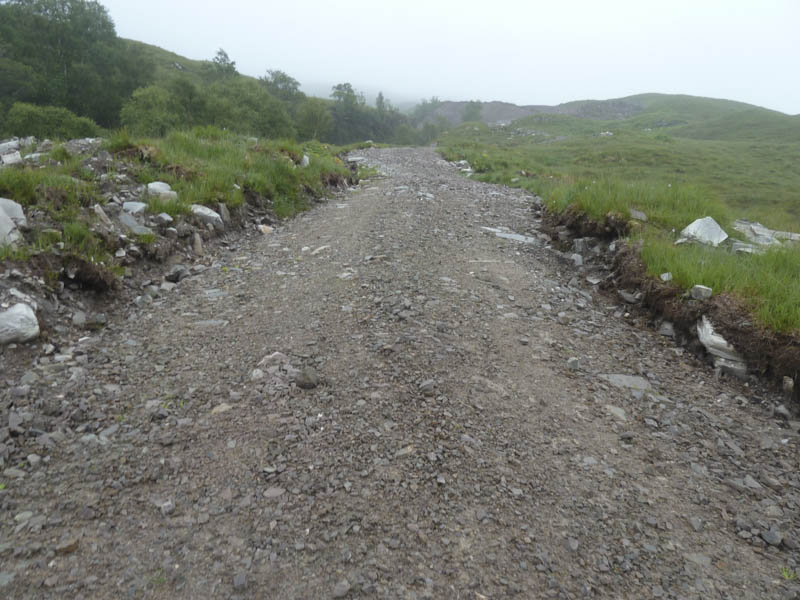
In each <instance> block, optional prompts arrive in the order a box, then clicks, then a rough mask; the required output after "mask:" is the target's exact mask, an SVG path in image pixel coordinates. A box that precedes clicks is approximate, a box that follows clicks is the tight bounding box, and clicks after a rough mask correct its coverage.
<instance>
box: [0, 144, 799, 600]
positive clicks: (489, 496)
mask: <svg viewBox="0 0 800 600" xmlns="http://www.w3.org/2000/svg"><path fill="white" fill-rule="evenodd" d="M361 154H362V156H364V157H366V159H367V162H368V163H369V164H371V165H374V166H377V167H378V168H379V169H380V170H381V172H382V173H384V174H385V177H382V178H376V179H374V180H372V181H368V182H366V183H362V185H361V186H360V187H359V188H358V189H356V190H353V191H351V192H349V193H347V194H346V195H344V196H342V197H339V198H335V199H333V200H331V201H330V202H328V203H326V204H323V205H320V206H318V207H316V208H314V209H313V210H311V211H309V212H308V213H305V214H304V215H303V216H301V217H299V218H297V219H295V220H293V221H291V222H289V223H287V224H286V225H285V226H284V227H281V228H280V229H279V230H278V231H277V233H275V234H273V235H270V236H261V235H260V234H259V235H258V236H257V237H256V236H250V237H242V238H241V239H238V240H235V242H233V243H234V246H232V247H229V248H224V247H219V248H216V249H214V250H213V255H212V256H210V257H208V259H207V264H208V265H209V268H207V269H205V270H204V271H202V272H200V273H199V274H196V275H194V276H192V277H190V278H188V279H185V280H184V281H182V282H181V283H180V285H179V286H178V288H177V289H176V290H175V291H173V292H171V293H170V294H167V295H166V296H165V297H164V298H163V299H161V300H160V301H158V302H156V303H155V304H154V305H153V306H151V307H148V308H146V309H138V308H134V307H131V308H130V309H125V310H128V311H129V312H128V313H127V314H119V315H117V316H116V317H115V318H113V319H112V320H111V322H110V323H109V325H108V326H107V327H106V328H105V329H103V330H102V331H99V332H97V333H93V334H91V335H90V336H88V337H87V338H85V339H83V340H81V341H78V339H77V336H76V339H75V340H73V344H72V345H71V346H70V347H63V348H61V349H60V358H59V359H55V358H54V357H45V356H39V355H36V356H35V358H34V359H32V360H33V364H28V365H27V366H26V367H25V369H21V368H19V369H11V372H7V373H4V374H3V376H2V377H3V379H5V380H7V381H9V382H10V384H9V385H10V386H18V385H20V384H21V383H22V381H21V378H22V377H23V375H25V376H26V379H25V383H27V384H28V385H30V391H29V392H27V393H26V394H25V395H22V394H21V393H19V392H14V389H15V388H13V387H9V388H7V389H6V390H4V391H3V392H2V396H0V398H2V401H3V404H2V407H3V410H4V416H5V414H6V413H8V414H9V416H10V415H11V414H12V412H13V414H14V415H22V418H23V421H24V423H23V424H22V425H20V426H19V427H17V429H14V428H12V429H11V430H10V432H9V435H11V436H12V437H13V439H11V440H10V442H11V441H13V444H14V445H13V447H14V454H13V455H12V458H13V463H12V464H11V465H10V466H11V467H14V468H15V469H16V470H15V471H13V472H12V473H11V475H9V474H8V473H6V475H5V476H4V477H3V481H4V482H5V483H6V488H5V489H4V490H2V491H0V508H1V509H2V511H0V515H2V529H1V531H2V534H1V535H2V537H1V538H0V572H1V573H0V595H2V596H4V597H7V598H39V597H42V598H46V597H68V598H142V597H144V598H231V597H241V598H336V597H340V598H373V597H374V598H409V599H410V598H465V599H466V598H469V599H475V600H478V599H483V598H507V597H519V598H575V599H577V598H731V599H746V598H795V597H798V590H800V586H798V583H797V582H796V581H793V580H791V573H790V571H794V570H795V568H796V567H797V561H798V560H800V553H799V551H798V548H800V535H799V534H800V530H798V523H799V521H798V507H799V506H800V478H799V477H798V474H797V449H798V441H799V440H798V435H797V432H796V427H795V426H796V425H797V424H796V423H793V422H790V421H786V420H780V419H778V417H776V416H773V415H772V414H771V410H770V408H769V407H771V406H773V403H774V402H776V401H779V400H780V399H779V398H775V397H773V396H772V395H771V394H770V392H769V391H767V390H766V389H763V388H762V386H761V384H759V383H758V382H756V381H750V382H749V383H748V384H744V383H742V382H739V381H735V380H729V379H725V378H722V379H720V378H718V377H716V376H715V374H714V371H713V370H712V369H711V368H710V367H709V366H707V365H706V364H705V363H703V362H701V361H700V360H698V359H697V358H695V357H694V356H692V355H690V354H689V353H687V352H684V351H683V349H682V348H680V347H678V346H676V345H675V344H674V342H673V341H672V340H671V339H669V338H665V337H662V336H659V335H658V334H657V333H656V332H655V331H654V330H653V329H651V328H649V327H648V326H647V323H646V322H645V321H644V320H643V318H640V317H637V316H635V315H633V316H632V315H629V314H628V313H627V312H626V310H625V309H624V308H623V307H621V306H619V305H618V303H616V302H615V301H614V300H613V299H610V298H608V297H604V296H602V295H598V294H597V293H596V292H595V291H593V289H592V287H591V286H590V285H589V284H584V283H583V282H582V280H583V278H582V277H580V276H577V277H576V275H578V272H577V271H576V269H575V268H574V267H573V266H572V263H569V262H568V261H566V260H564V258H563V257H562V256H561V255H560V254H559V253H558V252H554V251H553V250H551V249H549V248H546V244H545V242H544V240H543V237H540V236H539V233H538V231H537V224H538V218H539V214H538V210H539V209H538V207H537V205H536V203H535V202H534V201H533V198H532V197H530V196H528V195H526V194H524V193H523V192H521V191H519V190H511V189H508V188H504V187H500V186H491V185H487V184H481V183H478V182H474V181H472V180H470V179H468V178H465V177H463V176H461V175H460V174H458V172H457V169H456V168H455V167H453V166H451V165H449V164H448V163H447V162H445V161H443V160H442V159H441V158H439V157H438V156H437V155H436V154H435V153H434V151H433V150H430V149H413V150H412V149H386V150H377V149H371V150H367V151H364V152H363V153H361ZM482 227H507V228H509V229H510V230H513V231H514V232H516V233H520V234H524V235H526V236H530V237H532V238H535V240H536V241H535V242H534V243H527V244H526V243H519V242H516V241H513V240H507V239H501V238H498V237H496V236H495V235H493V234H491V233H489V232H486V231H485V230H482V229H481V228H482ZM275 353H280V354H275ZM570 359H574V360H571V361H570ZM57 360H58V362H57ZM76 369H78V370H76ZM608 375H629V376H634V378H628V379H625V378H620V377H613V376H611V377H607V376H608ZM48 416H49V417H48ZM48 418H49V420H48ZM45 422H46V423H47V424H48V428H47V429H46V431H49V432H52V431H56V433H55V435H50V436H47V435H45V436H43V435H42V434H41V431H39V432H37V431H36V429H37V427H38V428H42V427H44V426H43V425H41V423H45ZM54 422H55V423H56V425H54V424H53V423H54ZM37 423H39V425H38V426H37ZM30 454H35V455H36V458H33V459H31V460H26V457H27V456H28V455H30ZM17 463H20V464H17ZM17 471H18V472H17Z"/></svg>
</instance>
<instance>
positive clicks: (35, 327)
mask: <svg viewBox="0 0 800 600" xmlns="http://www.w3.org/2000/svg"><path fill="white" fill-rule="evenodd" d="M38 336H39V321H37V320H36V313H34V312H33V309H32V308H31V307H30V306H28V305H27V304H15V305H14V306H12V307H11V308H9V309H8V310H6V311H4V312H2V313H0V345H3V344H11V343H14V342H28V341H30V340H32V339H34V338H36V337H38Z"/></svg>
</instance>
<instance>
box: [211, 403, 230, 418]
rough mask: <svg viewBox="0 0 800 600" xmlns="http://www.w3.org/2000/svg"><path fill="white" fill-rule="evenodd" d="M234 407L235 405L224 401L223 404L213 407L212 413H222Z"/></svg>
mask: <svg viewBox="0 0 800 600" xmlns="http://www.w3.org/2000/svg"><path fill="white" fill-rule="evenodd" d="M232 408H233V407H232V406H231V405H230V404H226V403H225V402H223V403H222V404H217V405H216V406H215V407H214V408H212V409H211V414H212V415H219V414H222V413H224V412H228V411H229V410H231V409H232Z"/></svg>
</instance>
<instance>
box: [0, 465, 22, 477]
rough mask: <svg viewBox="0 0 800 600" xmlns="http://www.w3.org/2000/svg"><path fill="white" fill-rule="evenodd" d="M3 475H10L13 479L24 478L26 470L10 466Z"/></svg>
mask: <svg viewBox="0 0 800 600" xmlns="http://www.w3.org/2000/svg"><path fill="white" fill-rule="evenodd" d="M3 475H5V476H6V477H10V478H11V479H23V478H24V477H25V471H23V470H22V469H17V468H16V467H9V468H8V469H6V470H5V471H3Z"/></svg>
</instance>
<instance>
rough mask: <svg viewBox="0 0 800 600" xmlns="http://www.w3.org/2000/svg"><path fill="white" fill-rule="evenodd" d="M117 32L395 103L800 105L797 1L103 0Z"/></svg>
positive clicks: (789, 108) (252, 70)
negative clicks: (664, 99)
mask: <svg viewBox="0 0 800 600" xmlns="http://www.w3.org/2000/svg"><path fill="white" fill-rule="evenodd" d="M100 2H101V3H102V4H103V5H105V6H106V7H107V8H108V9H109V12H110V14H111V17H112V18H113V19H114V22H115V24H116V27H117V33H118V34H119V35H120V36H122V37H127V38H132V39H136V40H140V41H143V42H147V43H149V44H155V45H157V46H161V47H162V48H165V49H167V50H171V51H173V52H177V53H178V54H181V55H184V56H186V57H188V58H194V59H210V58H212V57H213V56H214V54H215V53H216V51H217V49H218V48H224V49H225V50H226V51H227V52H228V54H229V55H230V57H231V58H232V59H233V60H235V61H236V65H237V68H238V69H239V71H240V72H241V73H245V74H247V75H253V76H258V75H263V74H265V72H266V70H267V69H280V70H283V71H286V72H287V73H289V74H290V75H292V76H293V77H294V78H295V79H297V80H299V81H300V82H301V84H303V87H304V88H305V89H307V90H312V91H314V92H316V93H319V90H326V91H327V90H329V87H330V86H331V85H333V84H336V83H341V82H350V83H352V84H353V86H354V87H355V88H356V89H358V90H363V91H365V92H367V93H368V95H371V94H374V93H376V92H377V91H378V90H383V92H384V94H385V95H386V96H387V97H388V98H389V99H390V100H392V101H394V102H395V103H400V102H404V101H409V100H416V101H418V100H419V99H420V98H430V97H431V96H438V97H439V98H440V99H442V100H470V99H478V100H483V101H489V100H504V101H507V102H514V103H516V104H558V103H560V102H568V101H570V100H582V99H588V98H592V99H606V98H619V97H622V96H628V95H631V94H637V93H643V92H663V93H682V94H692V95H697V96H710V97H714V98H727V99H731V100H739V101H743V102H749V103H752V104H757V105H759V106H764V107H767V108H771V109H775V110H779V111H782V112H785V113H789V114H798V113H800V76H798V65H800V0H658V1H655V0H548V1H546V2H541V1H539V0H529V1H527V2H526V1H522V0H520V1H516V2H514V1H510V0H482V1H480V2H479V1H476V0H458V1H456V0H402V1H396V0H369V1H368V0H347V1H343V2H337V1H335V0H276V1H273V0H266V1H256V0H227V1H225V2H198V1H197V0H135V1H132V0H100Z"/></svg>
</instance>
